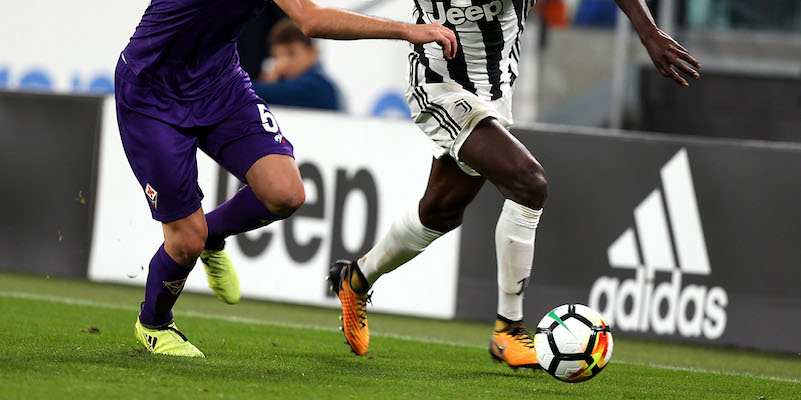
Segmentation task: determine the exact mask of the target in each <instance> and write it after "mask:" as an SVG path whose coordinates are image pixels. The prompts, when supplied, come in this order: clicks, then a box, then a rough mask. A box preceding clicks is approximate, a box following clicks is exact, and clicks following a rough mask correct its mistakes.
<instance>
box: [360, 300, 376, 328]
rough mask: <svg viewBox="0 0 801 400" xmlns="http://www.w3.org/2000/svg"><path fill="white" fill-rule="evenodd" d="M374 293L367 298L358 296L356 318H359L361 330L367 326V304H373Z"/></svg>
mask: <svg viewBox="0 0 801 400" xmlns="http://www.w3.org/2000/svg"><path fill="white" fill-rule="evenodd" d="M372 298H373V292H370V293H368V294H367V296H364V297H361V296H356V316H357V318H359V325H360V326H361V328H364V327H365V326H367V304H372V303H373V300H372Z"/></svg>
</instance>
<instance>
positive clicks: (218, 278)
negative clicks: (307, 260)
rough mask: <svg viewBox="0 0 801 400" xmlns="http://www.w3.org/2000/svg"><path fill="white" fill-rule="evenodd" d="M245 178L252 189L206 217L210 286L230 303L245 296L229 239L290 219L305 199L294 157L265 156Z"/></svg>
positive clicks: (205, 252) (206, 263)
mask: <svg viewBox="0 0 801 400" xmlns="http://www.w3.org/2000/svg"><path fill="white" fill-rule="evenodd" d="M245 178H246V180H247V182H248V186H245V187H244V188H242V189H241V190H240V191H239V192H237V193H236V195H234V197H233V198H231V199H230V200H228V201H227V202H225V203H224V204H222V205H220V206H219V207H217V208H216V209H214V210H213V211H211V212H210V213H208V214H207V215H206V220H207V221H208V225H209V237H208V239H207V241H206V246H205V249H204V250H203V252H202V253H201V255H200V259H201V260H202V261H203V265H204V266H205V268H206V276H207V278H208V281H209V287H210V288H211V289H212V290H213V291H214V293H215V294H217V297H219V298H220V299H221V300H223V301H224V302H226V303H229V304H233V303H236V302H238V301H239V299H240V297H241V295H240V291H239V279H238V278H237V275H236V270H235V269H234V266H233V263H232V262H231V260H230V258H229V257H228V254H227V253H226V251H225V250H224V246H225V238H227V237H228V236H231V235H235V234H238V233H242V232H247V231H250V230H253V229H257V228H260V227H262V226H265V225H268V224H270V223H271V222H273V221H276V220H279V219H284V218H287V217H289V216H290V215H292V213H294V212H295V210H297V209H298V208H300V206H301V205H302V204H303V202H304V200H305V192H304V190H303V181H302V180H301V177H300V172H299V171H298V167H297V165H296V164H295V160H294V159H293V158H292V157H290V156H287V155H281V154H271V155H267V156H264V157H262V158H260V159H258V160H257V161H256V162H255V163H254V164H253V165H252V166H251V167H250V169H248V171H247V173H246V175H245Z"/></svg>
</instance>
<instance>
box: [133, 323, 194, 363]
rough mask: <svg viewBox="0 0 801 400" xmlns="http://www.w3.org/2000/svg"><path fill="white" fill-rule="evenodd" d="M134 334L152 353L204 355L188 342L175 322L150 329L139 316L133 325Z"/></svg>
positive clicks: (188, 355)
mask: <svg viewBox="0 0 801 400" xmlns="http://www.w3.org/2000/svg"><path fill="white" fill-rule="evenodd" d="M134 336H136V340H137V341H139V343H142V344H143V345H145V348H147V350H148V351H149V352H151V353H153V354H165V355H168V356H178V357H205V355H204V354H203V353H202V352H201V351H200V350H198V349H197V347H195V346H193V345H192V343H189V340H188V339H187V338H186V336H184V334H183V333H181V331H179V330H178V328H176V327H175V323H174V322H171V323H170V324H169V325H167V327H166V328H163V329H150V328H145V326H144V325H142V322H141V321H139V318H138V317H137V318H136V324H135V325H134Z"/></svg>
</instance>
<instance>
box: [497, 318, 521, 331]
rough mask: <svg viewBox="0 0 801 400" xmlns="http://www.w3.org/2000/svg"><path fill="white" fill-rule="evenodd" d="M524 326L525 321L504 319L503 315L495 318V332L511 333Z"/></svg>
mask: <svg viewBox="0 0 801 400" xmlns="http://www.w3.org/2000/svg"><path fill="white" fill-rule="evenodd" d="M522 325H523V320H522V319H520V320H512V319H509V318H506V317H504V316H503V315H501V314H498V315H497V316H496V317H495V332H506V331H510V330H512V329H514V328H516V327H518V326H522Z"/></svg>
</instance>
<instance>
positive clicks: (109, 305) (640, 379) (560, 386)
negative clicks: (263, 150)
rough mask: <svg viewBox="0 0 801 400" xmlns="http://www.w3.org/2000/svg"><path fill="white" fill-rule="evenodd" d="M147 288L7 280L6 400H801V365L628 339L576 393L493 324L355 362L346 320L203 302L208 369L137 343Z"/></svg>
mask: <svg viewBox="0 0 801 400" xmlns="http://www.w3.org/2000/svg"><path fill="white" fill-rule="evenodd" d="M142 290H143V289H141V288H137V287H127V286H117V285H107V284H93V283H88V282H83V281H72V280H64V279H48V278H44V277H32V276H21V275H8V274H0V389H2V390H0V398H24V399H30V398H81V399H86V398H153V397H165V398H166V397H169V398H257V397H258V398H281V399H283V398H287V399H291V398H315V399H316V398H364V399H384V398H392V399H395V398H399V399H406V398H420V399H432V398H450V399H461V398H494V399H507V398H508V399H519V398H530V399H534V398H537V399H546V398H554V399H562V398H576V399H755V400H756V399H801V357H800V356H798V355H776V354H767V353H760V352H753V351H742V350H734V349H714V348H707V347H700V346H692V345H677V344H666V343H660V342H650V341H642V340H633V339H627V338H625V337H623V336H622V335H617V336H615V348H614V355H613V357H612V361H611V363H610V364H609V366H607V368H606V369H605V370H604V371H603V372H602V373H601V374H600V375H599V376H598V377H596V378H594V379H592V380H590V381H587V382H584V383H579V384H569V383H563V382H559V381H557V380H556V379H554V378H552V377H550V376H549V375H548V374H547V373H545V372H542V371H530V370H520V371H512V370H511V369H509V368H508V367H506V366H504V365H499V364H495V363H494V362H492V361H491V360H490V357H489V354H488V352H487V344H488V341H489V334H490V329H491V325H490V324H487V323H475V322H454V321H437V320H428V319H420V318H410V317H399V316H393V315H383V314H377V313H371V314H369V315H370V328H371V333H372V336H371V346H370V352H369V353H368V355H367V356H365V357H357V356H354V355H353V354H351V353H350V352H349V350H348V347H347V346H346V345H345V344H344V343H343V341H344V337H343V335H342V333H341V332H339V331H338V329H337V326H338V322H339V321H338V319H337V316H338V315H339V313H338V311H337V310H334V309H321V308H314V307H304V306H296V305H286V304H278V303H270V302H261V301H250V300H244V301H242V302H241V303H240V304H237V305H234V306H230V305H226V304H223V303H222V302H220V301H218V300H217V299H216V298H215V297H212V296H205V295H197V294H192V293H185V294H184V295H182V296H181V299H180V300H179V301H178V305H177V307H176V323H177V324H178V327H179V328H180V329H181V330H182V331H183V332H184V333H185V334H186V335H187V336H188V337H189V339H190V340H191V341H192V343H194V344H195V345H196V346H197V347H198V348H200V349H201V350H202V351H203V352H204V353H205V354H206V358H205V359H182V358H171V357H166V356H156V355H151V354H148V353H146V352H144V350H143V348H142V347H141V346H140V345H138V344H137V343H136V342H135V341H134V338H133V323H134V321H135V318H136V315H137V310H138V304H139V302H140V301H141V298H142V293H143V292H142ZM369 311H370V309H369V307H368V312H369ZM754 334H755V335H757V334H759V332H758V330H755V331H754Z"/></svg>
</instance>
